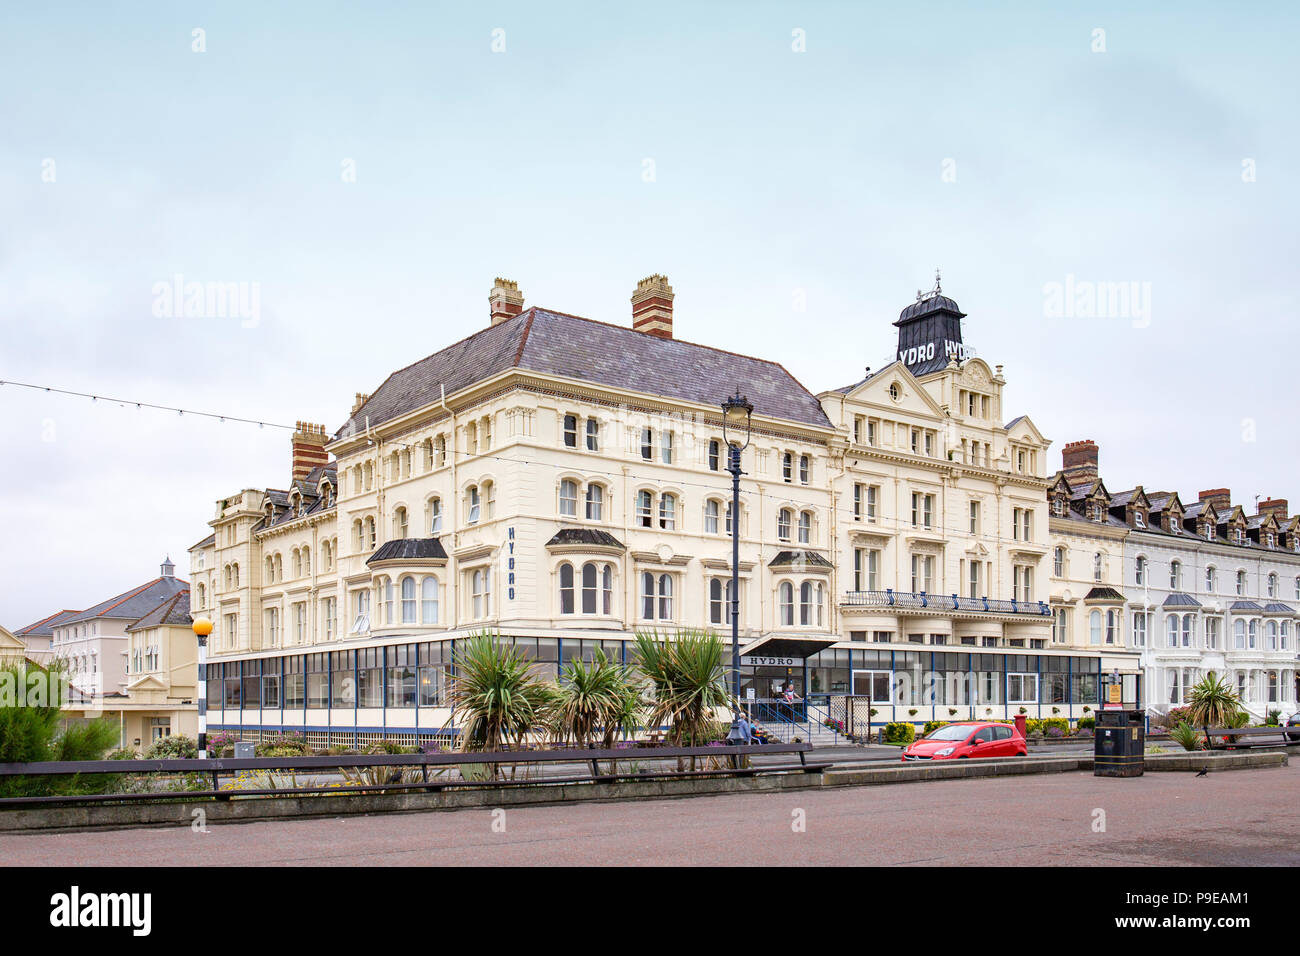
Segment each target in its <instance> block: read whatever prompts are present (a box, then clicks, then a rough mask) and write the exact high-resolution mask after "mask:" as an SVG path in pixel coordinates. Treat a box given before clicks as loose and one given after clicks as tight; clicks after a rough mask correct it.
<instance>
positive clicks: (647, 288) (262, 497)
mask: <svg viewBox="0 0 1300 956" xmlns="http://www.w3.org/2000/svg"><path fill="white" fill-rule="evenodd" d="M489 305H490V309H489V315H488V316H486V317H485V318H486V319H487V320H488V321H486V322H484V323H483V326H482V327H481V328H478V329H476V330H475V331H473V333H472V334H470V335H469V336H468V337H467V338H464V339H462V340H461V341H459V342H456V343H454V344H451V345H448V346H446V347H444V348H442V349H441V350H440V351H437V352H435V353H434V354H432V355H430V356H428V357H427V358H423V359H421V360H419V361H417V362H415V363H414V364H411V365H408V366H406V367H405V368H401V369H399V370H398V371H396V372H394V373H392V375H390V376H389V377H388V378H387V380H385V381H384V382H383V383H381V384H380V385H379V387H378V388H376V389H375V390H374V391H373V392H371V393H369V394H358V395H357V399H356V403H355V404H354V406H353V408H352V409H351V412H350V414H349V416H348V418H347V420H346V421H345V422H344V423H343V424H342V426H341V427H339V428H338V429H337V431H334V432H332V433H330V432H327V431H326V429H325V428H324V427H322V426H318V425H311V424H307V423H301V424H300V426H299V428H298V430H297V432H296V433H295V434H294V436H293V454H292V476H291V481H290V483H289V484H288V487H287V488H285V489H283V490H281V489H261V488H258V489H245V490H243V491H239V492H237V493H234V494H232V495H231V496H230V497H228V498H226V499H224V500H222V501H219V502H217V506H216V510H215V514H214V515H213V517H212V520H211V521H210V522H209V525H210V529H211V534H210V535H209V536H208V537H207V538H206V539H205V540H203V541H201V542H199V543H198V544H197V545H195V546H194V547H193V548H192V549H191V552H190V562H191V567H190V575H191V577H190V580H191V585H192V603H193V608H194V615H195V616H199V615H206V616H208V617H210V618H211V619H212V620H213V621H214V622H215V624H216V628H215V630H214V632H213V636H212V638H211V652H210V662H211V663H210V664H209V668H208V711H209V719H210V723H211V727H212V728H213V729H214V730H216V729H223V728H225V729H230V730H238V731H240V732H241V733H242V734H243V735H244V736H246V737H257V736H265V735H269V734H272V733H275V732H277V731H280V730H294V731H301V732H305V733H306V734H307V737H308V740H309V742H311V743H313V744H316V745H324V744H352V743H365V742H369V741H372V740H375V739H379V738H381V737H387V738H389V739H394V740H403V741H406V742H409V743H414V742H416V741H417V739H423V738H428V737H432V736H435V735H439V734H445V733H447V732H448V730H449V729H450V728H449V726H448V722H449V717H450V715H449V711H448V710H447V708H446V706H445V693H446V687H447V675H448V673H449V672H450V670H451V667H452V655H453V651H454V647H455V643H456V641H457V640H458V639H460V638H463V637H465V636H467V635H471V634H475V633H478V632H481V631H483V630H490V631H493V632H496V633H499V634H500V635H501V636H502V639H503V640H506V641H510V642H513V643H514V644H515V645H516V646H518V647H519V648H521V649H522V650H523V651H524V653H526V654H527V655H528V656H529V657H530V658H532V659H534V660H536V661H537V662H538V666H539V668H541V669H543V670H544V671H546V672H549V673H551V674H554V673H556V672H557V669H558V668H560V667H562V666H563V665H564V662H566V661H568V660H570V659H572V658H574V657H582V658H590V656H591V655H592V653H593V652H594V651H595V649H597V648H604V649H605V650H606V651H607V652H608V653H610V654H611V655H613V656H614V657H615V658H620V659H624V658H625V656H626V655H627V654H628V653H629V651H628V641H629V640H630V638H631V637H632V635H633V634H634V633H635V632H636V631H638V630H642V629H651V628H654V629H659V630H660V631H673V630H676V629H678V628H685V627H692V628H713V629H716V630H718V631H720V632H722V633H724V634H729V631H730V619H729V613H728V602H729V600H730V597H731V595H730V580H731V527H732V522H733V520H736V521H738V523H739V531H740V538H741V541H740V568H739V574H740V593H739V603H740V629H741V653H742V655H743V656H742V678H743V688H744V690H743V693H744V694H745V695H746V696H753V697H756V698H760V699H761V698H766V697H770V696H773V695H774V693H775V692H776V691H777V690H778V689H781V688H784V687H785V686H786V685H789V686H792V687H793V689H794V690H795V691H796V692H797V693H798V694H799V695H800V696H801V697H805V698H807V699H808V700H809V701H811V702H812V703H814V704H816V703H818V702H820V701H823V700H825V696H826V695H845V694H854V695H859V696H862V697H868V698H870V699H871V700H872V702H873V703H872V706H873V707H875V708H876V709H877V711H878V714H877V717H876V718H875V719H876V721H877V722H879V721H883V720H887V719H892V718H897V719H900V720H915V721H917V722H920V721H923V720H928V719H932V718H939V719H953V718H957V719H969V718H983V717H998V718H1002V717H1008V716H1011V715H1013V714H1016V713H1019V712H1021V711H1022V709H1023V710H1024V712H1026V713H1028V714H1030V715H1031V716H1040V715H1041V716H1049V715H1052V714H1060V715H1062V716H1073V717H1078V716H1081V715H1082V714H1083V713H1085V708H1095V707H1096V705H1097V703H1098V690H1099V678H1100V676H1101V675H1102V674H1103V673H1106V674H1108V673H1110V672H1111V671H1113V670H1118V671H1120V672H1122V673H1126V674H1130V673H1133V672H1135V671H1136V670H1137V660H1138V658H1137V655H1136V654H1134V653H1132V652H1131V651H1129V650H1128V649H1126V647H1125V646H1123V644H1122V643H1121V644H1119V645H1115V644H1112V645H1109V646H1105V647H1097V646H1093V645H1090V644H1088V643H1087V642H1086V635H1084V634H1083V632H1082V629H1080V630H1077V631H1073V632H1069V631H1065V630H1058V629H1054V628H1053V620H1054V615H1053V612H1052V609H1051V605H1050V598H1051V593H1052V589H1053V582H1052V581H1051V573H1052V567H1051V559H1050V557H1049V555H1050V552H1051V547H1052V545H1051V532H1050V530H1049V518H1048V511H1047V488H1048V478H1047V474H1048V472H1047V453H1048V447H1049V441H1048V439H1046V438H1045V437H1044V436H1043V435H1042V434H1040V433H1039V431H1038V429H1037V428H1035V426H1034V424H1033V422H1032V421H1031V420H1030V419H1029V418H1028V417H1026V416H1023V415H1021V416H1019V417H1014V416H1008V415H1007V414H1006V413H1005V411H1004V408H1003V387H1004V385H1005V379H1004V378H1003V375H1002V368H1001V366H997V367H990V366H989V365H987V364H986V363H985V362H984V361H983V360H982V359H980V358H978V357H975V356H974V355H973V353H972V352H971V351H970V350H969V348H968V347H967V346H966V345H965V344H964V343H963V340H962V331H961V320H962V318H963V313H961V311H960V310H959V309H958V307H957V304H956V303H955V302H954V301H953V300H952V299H950V298H948V297H946V296H944V295H943V294H942V293H941V291H940V290H939V288H938V283H937V282H936V288H935V290H934V291H933V292H930V293H928V294H921V293H918V294H917V299H916V301H915V302H914V303H911V304H909V305H908V306H907V308H906V309H904V310H903V312H902V314H901V315H900V316H899V319H898V321H896V322H895V323H894V325H895V326H896V327H897V330H898V331H897V335H898V349H897V358H896V360H895V361H893V362H892V363H890V364H888V365H886V366H885V367H884V368H881V369H878V370H874V371H868V373H867V374H866V375H865V376H864V378H863V379H862V380H861V381H859V382H856V383H855V384H852V385H849V386H847V387H843V388H835V389H831V390H828V391H823V392H820V393H813V392H811V391H809V390H808V389H807V388H806V387H805V386H804V385H802V384H801V383H800V382H798V381H796V380H795V379H794V378H793V377H792V376H791V375H790V373H789V372H787V371H786V370H785V369H784V368H783V367H782V366H781V365H780V364H779V363H777V362H774V361H770V360H766V359H761V358H754V357H750V356H746V355H739V354H735V353H732V352H727V351H722V350H720V349H715V348H710V347H707V346H703V345H696V344H692V343H690V342H686V341H683V340H681V339H679V338H678V337H677V334H676V331H677V330H675V329H674V325H673V291H672V289H671V287H670V286H669V285H668V282H667V280H666V279H665V278H664V277H663V276H658V275H656V276H651V277H649V278H647V279H644V280H642V281H641V282H640V283H638V284H637V286H636V290H635V292H634V294H633V296H632V310H631V311H632V314H631V317H630V322H622V323H612V324H611V323H605V322H598V321H593V320H591V319H586V318H579V317H577V316H573V315H568V314H565V313H563V312H557V311H551V310H548V309H543V308H540V307H534V308H528V309H525V308H524V299H523V295H522V293H521V292H520V291H519V289H518V287H517V286H516V284H515V283H514V282H510V281H506V280H502V279H498V280H497V281H496V284H495V285H494V287H493V288H492V291H491V294H490V298H489ZM736 391H739V392H740V393H741V394H743V395H745V396H747V398H748V399H749V401H750V402H751V403H752V404H753V406H754V412H753V418H752V431H751V440H750V443H749V445H748V446H747V447H746V448H745V450H744V452H743V455H742V467H743V469H744V472H745V475H744V477H743V478H742V480H741V509H740V513H739V515H738V516H734V518H733V515H732V514H731V507H730V501H731V476H730V475H729V474H728V473H727V471H726V456H727V449H726V446H725V444H724V440H723V430H722V420H721V407H720V403H721V401H722V400H723V399H724V398H726V397H727V396H729V395H731V394H733V393H734V392H736ZM1072 633H1073V634H1079V635H1080V636H1081V637H1082V638H1083V640H1081V641H1079V642H1077V643H1076V642H1075V641H1073V640H1071V639H1070V638H1069V636H1068V635H1069V634H1072ZM1126 688H1129V689H1131V691H1132V692H1131V693H1126V699H1128V698H1136V696H1137V695H1138V690H1137V684H1136V682H1134V681H1129V682H1127V683H1126Z"/></svg>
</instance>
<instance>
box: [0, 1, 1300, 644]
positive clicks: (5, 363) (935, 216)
mask: <svg viewBox="0 0 1300 956" xmlns="http://www.w3.org/2000/svg"><path fill="white" fill-rule="evenodd" d="M1129 6H1131V4H1127V3H1115V4H1098V3H1087V4H1084V3H1059V4H1050V5H1049V4H1043V3H1038V2H1034V3H1023V4H992V3H990V4H974V3H950V4H937V3H936V4H920V3H918V4H907V5H897V4H858V3H842V4H829V3H823V4H815V3H814V4H809V3H803V4H754V3H740V2H734V3H713V4H674V3H656V4H651V5H644V4H636V5H613V4H588V5H578V4H563V5H556V4H549V5H545V6H543V5H539V4H482V5H469V4H465V5H452V4H443V5H434V4H417V3H412V4H383V3H380V4H368V5H360V4H357V5H344V4H328V3H299V4H276V5H274V6H273V7H272V5H262V4H252V3H220V4H217V3H206V4H205V3H198V4H186V5H179V4H171V3H166V4H165V3H153V4H145V3H120V4H100V3H95V4H61V5H57V6H55V5H40V6H38V5H31V6H30V7H29V8H27V9H22V10H14V9H7V10H6V12H5V14H4V22H3V24H2V26H3V30H2V31H0V80H2V81H3V82H0V131H2V132H0V379H16V380H19V381H33V382H39V383H42V384H53V385H58V386H61V387H66V388H73V389H79V390H84V391H91V392H98V393H101V394H112V395H123V396H126V397H130V398H136V399H142V400H148V401H156V402H160V403H165V404H180V405H185V406H189V407H195V408H206V409H212V410H215V411H218V412H225V413H228V414H243V415H247V416H249V417H255V418H266V419H274V420H278V421H288V422H293V421H295V420H297V419H307V420H311V421H320V422H323V423H325V424H326V425H327V426H328V427H329V428H330V429H334V428H336V427H338V425H339V424H341V423H342V421H343V420H344V418H345V417H346V415H347V412H348V409H349V407H350V404H351V399H352V394H353V393H354V392H357V391H370V390H372V389H373V388H374V387H375V386H377V385H378V384H379V382H380V381H382V379H383V378H384V377H385V376H386V375H387V374H388V372H390V371H391V370H393V369H395V368H398V367H401V366H404V365H407V364H409V363H410V362H412V361H414V360H416V359H418V358H420V357H422V356H424V355H426V354H428V353H430V352H432V351H435V350H436V349H438V348H440V347H442V346H444V345H446V344H448V343H450V342H452V341H454V340H456V339H459V338H461V337H463V336H464V335H465V334H468V333H469V332H471V331H473V330H474V329H476V328H478V327H480V326H482V325H484V324H485V323H486V320H487V305H486V296H487V292H488V288H489V287H490V285H491V280H492V277H493V276H495V275H505V276H508V277H511V278H514V279H516V280H518V282H519V283H520V287H521V289H522V290H523V292H524V294H525V297H526V299H527V302H528V304H536V305H545V306H549V307H552V308H556V309H561V310H564V311H568V312H574V313H577V314H580V315H587V316H591V317H593V318H598V319H603V320H607V321H614V322H626V321H629V305H628V296H629V295H630V294H631V291H632V289H633V287H634V285H635V283H636V280H638V279H640V278H641V277H643V276H645V275H648V274H650V273H652V272H662V273H665V274H667V275H668V277H669V279H670V281H671V282H672V284H673V286H674V288H675V290H676V293H677V301H676V330H677V334H678V336H679V337H681V338H685V339H689V340H692V341H698V342H703V343H706V344H710V345H718V346H722V347H729V348H738V349H743V350H746V351H751V352H753V353H755V354H759V355H763V356H765V357H772V358H777V359H780V360H781V361H782V362H784V363H785V364H786V366H787V367H788V368H789V369H790V370H791V371H792V372H793V373H794V374H795V375H796V376H798V377H799V378H800V379H801V380H802V381H803V382H804V384H805V385H807V386H808V387H809V388H810V389H812V390H813V391H819V390H822V389H825V388H830V387H834V386H838V385H842V384H845V383H847V382H850V381H853V380H855V379H856V378H858V377H860V376H861V371H862V367H863V366H864V365H872V366H877V367H878V366H880V365H881V364H883V363H884V362H885V361H886V360H887V359H888V357H889V356H890V354H891V351H892V348H893V344H894V332H895V330H894V329H893V328H892V326H891V325H890V323H891V322H892V321H893V320H894V319H895V318H896V317H897V315H898V311H899V310H900V309H901V308H902V307H903V306H905V305H906V304H907V303H908V302H909V301H911V300H912V299H913V298H914V296H915V291H916V289H917V288H919V287H928V286H929V285H930V283H931V281H932V277H933V272H934V269H935V267H936V266H939V267H941V268H942V270H943V274H944V289H945V291H946V292H947V293H948V294H950V295H952V296H953V297H954V298H955V299H956V300H957V301H958V302H959V303H960V304H961V306H962V308H963V309H964V310H965V311H967V312H968V313H969V318H968V319H967V320H966V338H967V341H968V342H969V343H970V344H972V345H974V346H975V348H976V349H977V350H978V351H979V353H980V355H981V356H982V357H984V358H986V359H987V360H988V361H990V362H991V363H1000V364H1003V365H1004V366H1005V374H1006V376H1007V378H1008V381H1009V386H1008V390H1007V398H1008V402H1007V411H1008V417H1011V416H1013V415H1016V414H1021V413H1027V414H1029V415H1031V416H1032V417H1033V418H1034V420H1035V421H1036V422H1037V423H1038V425H1039V426H1040V428H1042V429H1043V431H1044V432H1045V433H1046V434H1047V435H1048V436H1050V437H1051V438H1053V439H1054V440H1055V442H1056V445H1055V447H1054V450H1053V452H1052V462H1053V465H1054V466H1055V464H1056V463H1057V462H1058V461H1059V448H1060V446H1061V445H1063V444H1064V443H1065V442H1067V441H1070V440H1073V439H1077V438H1085V437H1088V438H1094V439H1096V440H1097V441H1099V442H1100V443H1101V444H1102V468H1103V473H1104V475H1105V477H1106V479H1107V484H1108V485H1109V486H1110V487H1111V488H1112V489H1119V488H1124V487H1130V486H1132V485H1133V484H1134V483H1137V482H1141V483H1143V484H1145V485H1146V486H1147V487H1158V488H1173V489H1176V490H1179V491H1180V492H1182V493H1183V494H1184V495H1185V496H1186V495H1189V494H1190V495H1193V496H1194V495H1195V493H1196V491H1198V490H1199V489H1201V488H1207V487H1213V486H1220V485H1226V486H1229V487H1231V488H1232V490H1233V492H1234V497H1235V498H1236V499H1237V500H1239V501H1240V502H1242V503H1243V504H1245V505H1247V506H1249V505H1251V504H1252V503H1253V498H1254V496H1255V495H1256V494H1264V495H1277V496H1282V497H1289V498H1290V499H1291V500H1292V501H1293V502H1294V503H1295V504H1296V505H1297V506H1300V479H1297V477H1296V468H1295V463H1296V461H1297V451H1298V450H1300V449H1298V447H1297V446H1298V444H1300V442H1298V441H1297V436H1296V431H1295V427H1294V424H1293V422H1294V411H1293V410H1294V406H1295V402H1294V399H1293V397H1292V395H1293V392H1292V379H1293V376H1294V372H1293V368H1294V359H1295V353H1296V344H1297V335H1296V333H1295V331H1294V324H1295V311H1296V310H1295V296H1294V294H1293V292H1292V289H1291V286H1290V281H1291V276H1292V272H1293V269H1292V265H1293V263H1294V262H1295V259H1296V251H1297V249H1296V245H1297V243H1296V239H1295V228H1294V225H1293V224H1294V222H1295V221H1296V218H1297V216H1296V213H1297V208H1296V207H1297V186H1296V173H1295V171H1294V168H1293V167H1294V162H1295V160H1294V157H1295V156H1296V155H1300V148H1298V147H1300V144H1298V143H1297V134H1296V123H1295V110H1294V105H1293V101H1294V91H1295V89H1296V88H1297V85H1298V84H1297V79H1298V77H1297V72H1298V70H1297V65H1296V61H1295V59H1294V57H1293V56H1292V52H1293V50H1294V48H1295V45H1296V20H1297V15H1296V13H1295V12H1294V10H1293V9H1292V8H1291V7H1290V6H1289V5H1285V4H1280V3H1279V4H1271V5H1270V4H1241V3H1217V4H1210V3H1202V4H1182V3H1180V4H1173V3H1168V4H1147V5H1145V9H1144V10H1142V11H1138V12H1134V11H1130V10H1128V9H1127V8H1128V7H1129ZM268 8H269V9H268ZM196 27H201V28H203V29H204V30H205V31H206V45H207V49H206V52H204V53H201V54H199V53H194V52H192V51H191V42H192V40H191V31H192V30H193V29H194V28H196ZM497 28H500V29H502V30H504V31H505V45H506V49H505V52H504V53H494V52H492V49H491V43H492V31H493V30H494V29H497ZM796 28H798V29H802V30H804V31H805V32H806V47H807V49H806V52H804V53H795V52H793V51H792V49H791V42H792V31H793V30H795V29H796ZM1095 28H1101V29H1104V30H1105V42H1106V52H1104V53H1094V52H1092V45H1093V30H1094V29H1095ZM47 159H53V160H54V168H55V172H56V179H55V181H54V182H52V183H51V182H43V181H42V168H43V166H42V164H43V162H44V161H45V160H47ZM345 159H351V160H353V161H355V164H356V173H357V181H356V182H355V183H345V182H343V181H342V178H341V175H340V172H341V164H342V163H343V161H344V160H345ZM646 159H651V160H653V161H654V165H655V174H656V175H655V181H654V182H645V181H643V177H642V170H643V161H644V160H646ZM946 159H951V160H953V161H954V163H955V169H956V180H955V182H944V181H943V180H942V179H941V175H940V174H941V169H942V164H943V162H944V161H945V160H946ZM1243 159H1253V160H1254V161H1255V163H1256V169H1257V177H1258V178H1257V181H1256V182H1253V183H1243V182H1242V175H1241V173H1242V161H1243ZM176 273H181V274H183V275H184V276H186V277H187V278H188V279H193V280H199V281H245V282H258V283H260V286H261V321H260V323H259V324H258V325H257V327H256V328H241V327H240V323H239V322H238V320H235V319H159V318H155V317H154V315H153V313H152V311H151V301H152V299H151V296H152V289H153V286H154V284H155V283H157V282H160V281H166V280H169V279H170V278H171V276H172V275H174V274H176ZM1067 274H1069V275H1074V276H1076V277H1078V278H1079V279H1085V280H1094V281H1130V280H1131V281H1137V282H1149V283H1150V284H1151V306H1152V310H1151V322H1150V325H1149V326H1148V327H1146V328H1135V327H1134V325H1133V323H1132V322H1130V321H1128V320H1126V319H1119V318H1111V319H1103V318H1094V319H1068V320H1067V319H1051V318H1048V317H1046V316H1045V315H1044V306H1043V299H1044V296H1043V286H1044V284H1045V283H1048V282H1053V281H1056V282H1063V281H1064V279H1065V277H1066V275H1067ZM799 294H802V295H803V296H804V297H805V298H806V302H807V308H806V311H805V312H802V313H800V312H796V311H795V307H794V303H795V300H796V296H797V295H799ZM1245 419H1250V420H1252V421H1253V422H1254V427H1255V435H1256V438H1257V440H1256V441H1254V442H1249V441H1243V440H1242V428H1243V426H1242V422H1243V420H1245ZM0 436H2V437H3V439H4V447H5V449H6V452H7V454H6V464H7V467H6V468H5V469H4V471H3V473H2V474H0V527H3V528H5V529H6V534H5V536H4V537H3V539H0V581H3V582H4V587H3V589H2V590H0V622H3V623H5V624H7V625H9V626H13V627H18V626H22V625H24V624H27V623H30V622H31V621H32V620H35V619H37V618H39V617H41V616H43V615H44V614H46V613H49V612H50V611H53V610H55V609H56V608H59V607H64V606H69V607H72V606H76V607H82V606H87V605H89V604H91V603H93V602H95V601H98V600H100V599H102V598H104V597H106V596H108V595H109V594H111V593H114V592H115V591H118V590H122V589H124V588H127V587H129V586H131V585H134V584H136V583H138V582H139V581H142V580H144V579H145V578H147V577H148V576H149V575H151V574H153V573H155V572H156V565H157V564H158V563H159V561H160V560H161V558H162V555H163V553H164V552H170V553H171V554H172V556H173V558H174V559H175V560H176V561H177V562H178V564H179V565H180V566H181V567H182V568H184V567H185V566H186V564H187V562H186V559H185V557H184V549H185V548H187V547H188V546H189V545H190V544H192V543H193V542H195V541H197V540H198V539H199V538H201V537H203V536H204V535H205V534H206V525H205V522H206V520H207V519H208V518H209V517H210V516H211V512H212V506H213V501H214V500H215V499H216V498H217V497H219V496H221V495H225V494H228V493H230V492H231V491H233V490H236V489H239V488H242V487H245V486H259V487H264V486H267V485H272V486H283V485H284V484H285V481H286V479H287V472H288V442H287V438H286V435H285V433H283V432H279V431H273V430H269V429H267V430H258V429H256V428H248V427H245V426H235V425H231V424H226V425H219V424H216V423H206V422H202V421H199V420H195V419H189V418H185V419H178V418H177V417H176V416H173V415H167V414H163V413H156V412H146V411H136V410H134V409H132V410H130V411H128V410H124V409H120V408H117V407H102V406H99V405H92V404H91V403H89V402H88V401H85V400H77V399H71V398H60V397H56V396H49V395H45V394H24V393H20V392H18V391H17V390H15V389H12V388H0ZM45 439H52V440H45Z"/></svg>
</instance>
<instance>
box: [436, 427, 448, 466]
mask: <svg viewBox="0 0 1300 956" xmlns="http://www.w3.org/2000/svg"><path fill="white" fill-rule="evenodd" d="M433 463H434V467H435V468H441V467H442V466H443V465H445V464H447V438H446V436H444V435H438V436H437V437H436V438H434V440H433Z"/></svg>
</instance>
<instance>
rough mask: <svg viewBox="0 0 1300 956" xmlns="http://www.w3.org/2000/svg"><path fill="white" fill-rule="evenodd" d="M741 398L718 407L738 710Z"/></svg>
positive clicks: (746, 410) (744, 437)
mask: <svg viewBox="0 0 1300 956" xmlns="http://www.w3.org/2000/svg"><path fill="white" fill-rule="evenodd" d="M753 413H754V406H753V405H751V404H750V403H749V402H748V400H746V398H745V396H743V395H741V394H740V390H739V389H737V390H736V394H735V395H734V396H733V397H731V398H728V399H726V400H724V401H723V403H722V440H723V441H725V442H726V443H727V471H729V472H731V679H732V690H733V693H734V694H735V697H736V706H737V707H739V706H740V476H741V475H742V474H744V472H742V471H741V470H740V453H741V452H742V451H744V450H745V449H746V448H748V447H749V430H750V424H749V419H750V416H751V415H752V414H753Z"/></svg>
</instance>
